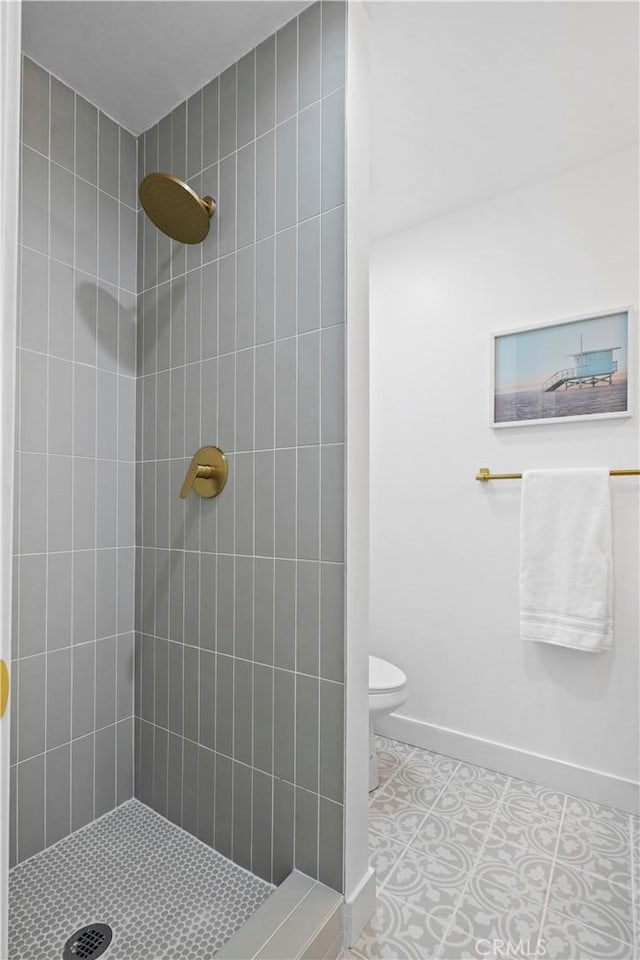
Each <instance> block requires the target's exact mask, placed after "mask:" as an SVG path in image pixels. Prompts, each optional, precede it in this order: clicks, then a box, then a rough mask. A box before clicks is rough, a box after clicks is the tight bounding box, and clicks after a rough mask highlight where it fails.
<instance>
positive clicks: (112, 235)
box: [10, 57, 137, 864]
mask: <svg viewBox="0 0 640 960" xmlns="http://www.w3.org/2000/svg"><path fill="white" fill-rule="evenodd" d="M22 102H23V110H22V144H21V150H22V181H21V233H20V292H21V297H20V303H21V306H20V315H19V322H18V340H17V354H18V356H17V371H18V385H17V429H16V523H15V528H16V538H15V540H16V543H15V562H14V597H15V606H14V637H13V649H12V672H13V681H14V682H13V692H12V698H11V702H12V756H11V764H12V765H11V796H12V804H11V835H10V861H11V863H12V864H14V863H16V862H17V861H20V860H24V859H25V858H26V857H29V856H32V855H33V854H35V853H37V852H39V851H40V850H41V849H43V848H44V847H45V846H49V845H50V844H52V843H55V842H56V841H57V840H60V839H61V838H62V837H64V836H65V835H66V834H68V833H69V832H70V831H71V830H74V829H76V828H77V827H79V826H81V825H83V824H85V823H87V822H89V821H90V820H91V819H93V818H94V817H97V816H100V815H101V814H103V813H105V812H106V811H107V810H109V809H111V808H112V807H113V806H115V804H116V803H121V802H123V801H124V800H126V799H128V798H129V797H131V796H132V792H133V728H134V725H133V689H134V679H133V665H134V635H133V627H134V560H135V558H134V553H135V524H134V509H135V504H134V494H135V490H134V482H135V474H134V470H135V401H136V397H135V376H136V357H135V349H136V339H135V326H136V293H137V290H136V281H135V263H136V237H135V229H136V227H135V224H136V209H135V207H136V192H137V191H136V176H137V164H136V150H137V144H136V139H135V137H133V136H132V135H131V134H130V133H128V132H127V131H126V130H124V129H123V128H121V127H118V126H117V125H116V124H115V123H114V122H113V121H112V120H110V119H109V118H108V117H106V116H104V115H103V114H101V113H100V112H99V111H98V110H97V109H96V108H95V107H94V106H92V105H91V104H90V103H88V102H87V101H86V100H84V99H83V98H82V97H80V96H79V95H78V94H76V93H74V91H73V90H71V89H70V88H69V87H67V86H65V85H64V84H63V83H60V81H58V80H57V79H56V78H54V77H51V76H50V75H49V74H48V73H47V72H46V71H45V70H43V69H42V68H41V67H40V66H38V65H37V64H35V63H34V62H32V61H31V60H30V59H28V58H26V57H25V58H24V59H23V87H22Z"/></svg>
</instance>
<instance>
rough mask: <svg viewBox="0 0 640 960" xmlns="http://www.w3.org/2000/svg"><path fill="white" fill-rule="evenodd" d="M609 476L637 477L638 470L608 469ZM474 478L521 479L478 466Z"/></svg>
mask: <svg viewBox="0 0 640 960" xmlns="http://www.w3.org/2000/svg"><path fill="white" fill-rule="evenodd" d="M609 476H610V477H638V476H640V470H609ZM476 480H480V481H481V482H482V483H486V482H487V481H488V480H522V474H521V473H491V471H490V470H489V467H480V469H479V470H478V472H477V473H476Z"/></svg>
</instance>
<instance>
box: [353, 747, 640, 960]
mask: <svg viewBox="0 0 640 960" xmlns="http://www.w3.org/2000/svg"><path fill="white" fill-rule="evenodd" d="M378 745H379V766H380V785H379V787H378V789H377V790H376V791H374V793H373V794H372V795H371V800H370V808H369V826H370V848H371V863H372V866H374V867H375V870H376V873H377V879H378V909H377V912H376V914H375V916H374V918H373V919H372V921H371V923H370V924H369V926H368V927H367V928H366V930H365V931H364V933H363V935H362V937H361V939H360V940H359V942H358V943H357V944H356V946H355V948H354V949H353V950H352V951H350V954H351V956H352V957H366V958H371V957H387V958H405V957H419V958H433V957H442V958H449V960H459V958H473V957H484V958H487V957H489V958H493V957H509V958H515V960H523V958H525V957H535V958H536V960H561V958H562V960H564V958H568V960H578V958H579V960H583V958H591V960H604V958H624V960H631V958H633V957H634V956H636V953H635V952H634V949H633V946H632V945H633V944H634V942H635V943H636V945H638V940H637V939H636V938H637V934H638V932H640V929H639V928H638V924H639V921H640V909H639V908H640V904H639V902H638V896H637V890H638V884H639V882H640V864H639V861H640V819H638V818H636V817H632V816H630V815H629V814H627V813H623V812H622V811H620V810H615V809H613V808H612V807H605V806H602V805H599V804H597V803H592V802H590V801H587V800H580V799H578V798H577V797H571V796H565V795H564V794H561V793H555V792H553V791H551V790H546V789H544V788H543V787H540V786H537V785H536V784H534V783H528V782H525V781H523V780H515V779H512V778H510V777H507V776H503V775H502V774H500V773H494V772H493V771H492V770H485V769H483V768H482V767H476V766H473V765H472V764H469V763H459V762H458V761H456V760H452V759H450V758H449V757H443V756H439V755H437V754H433V753H429V752H427V751H425V750H420V749H414V748H413V747H410V746H407V745H406V744H404V743H399V742H397V741H393V740H386V739H384V738H378ZM348 955H349V953H347V956H348Z"/></svg>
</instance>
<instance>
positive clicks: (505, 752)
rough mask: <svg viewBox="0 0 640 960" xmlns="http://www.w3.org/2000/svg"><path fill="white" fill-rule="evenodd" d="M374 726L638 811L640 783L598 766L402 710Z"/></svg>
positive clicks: (459, 756) (394, 735)
mask: <svg viewBox="0 0 640 960" xmlns="http://www.w3.org/2000/svg"><path fill="white" fill-rule="evenodd" d="M376 730H377V731H378V732H379V733H381V734H383V735H384V736H386V737H391V738H392V739H394V740H402V741H403V742H404V743H410V744H413V745H414V746H416V747H422V748H423V749H425V750H433V751H434V752H435V753H443V754H445V755H446V756H449V757H455V758H456V759H457V760H466V761H468V762H470V763H477V764H479V765H480V766H483V767H489V768H490V769H492V770H499V771H500V772H501V773H506V774H507V775H508V776H510V777H520V778H521V779H522V780H533V781H534V782H536V783H540V784H542V785H543V786H545V787H548V788H549V789H550V790H559V791H560V792H561V793H570V794H573V795H574V796H577V797H584V798H585V799H586V800H595V801H596V802H597V803H606V804H608V805H609V806H611V807H618V808H619V809H621V810H626V811H627V812H628V813H633V814H636V815H638V814H639V813H640V784H638V783H635V782H634V781H633V780H625V779H623V778H622V777H616V776H614V775H613V774H611V773H604V772H603V771H602V770H591V769H590V768H589V767H580V766H577V765H576V764H573V763H567V762H566V761H565V760H556V759H554V758H553V757H545V756H542V755H541V754H538V753H528V752H527V751H526V750H520V749H518V748H517V747H509V746H507V744H505V743H496V742H494V741H493V740H483V739H481V738H480V737H474V736H471V735H470V734H468V733H460V731H458V730H449V729H447V728H446V727H438V726H436V725H435V724H432V723H424V722H423V721H422V720H414V719H413V718H412V717H403V716H402V715H401V714H391V715H390V716H387V717H382V718H381V719H380V721H379V722H378V723H376Z"/></svg>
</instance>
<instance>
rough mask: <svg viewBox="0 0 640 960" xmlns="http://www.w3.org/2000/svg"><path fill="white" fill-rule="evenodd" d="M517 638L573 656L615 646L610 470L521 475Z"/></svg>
mask: <svg viewBox="0 0 640 960" xmlns="http://www.w3.org/2000/svg"><path fill="white" fill-rule="evenodd" d="M520 519H521V525H520V538H521V542H520V636H521V637H522V639H523V640H536V641H539V642H542V643H554V644H557V645H558V646H561V647H573V648H574V649H576V650H585V651H591V652H594V651H600V650H606V649H608V648H609V647H610V646H611V643H612V641H613V609H612V584H613V562H612V553H611V498H610V494H609V471H608V470H605V469H599V468H598V469H588V470H529V471H527V472H526V473H524V474H523V477H522V505H521V514H520Z"/></svg>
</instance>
